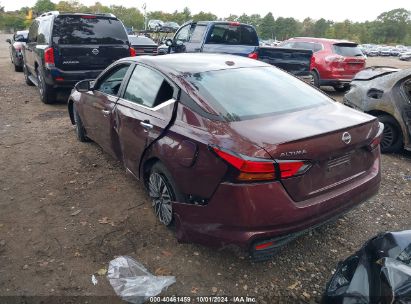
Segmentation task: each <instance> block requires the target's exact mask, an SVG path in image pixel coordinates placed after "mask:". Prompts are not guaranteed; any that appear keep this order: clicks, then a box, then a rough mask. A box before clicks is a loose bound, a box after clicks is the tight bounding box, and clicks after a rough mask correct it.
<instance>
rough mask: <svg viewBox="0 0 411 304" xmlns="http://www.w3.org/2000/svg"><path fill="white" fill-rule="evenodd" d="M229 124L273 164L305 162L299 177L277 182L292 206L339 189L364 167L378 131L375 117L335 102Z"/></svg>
mask: <svg viewBox="0 0 411 304" xmlns="http://www.w3.org/2000/svg"><path fill="white" fill-rule="evenodd" d="M231 126H232V128H234V129H235V131H236V132H237V133H240V134H241V136H242V137H243V138H244V137H245V138H249V139H252V140H254V143H255V144H256V145H258V146H260V147H261V148H263V149H265V150H266V151H267V152H268V153H269V154H270V156H271V157H272V158H273V159H275V160H306V161H309V162H310V163H311V168H310V169H309V170H308V171H307V172H306V173H304V174H303V175H300V176H295V177H291V178H287V179H283V180H282V183H283V185H284V187H285V189H286V190H287V192H288V193H289V195H290V196H291V197H292V199H293V200H294V201H297V202H298V201H302V200H306V199H308V198H311V197H314V196H317V195H320V194H322V193H325V192H327V191H330V190H333V189H335V188H337V187H339V186H342V185H343V184H344V183H345V182H348V181H350V180H353V179H355V178H357V177H359V176H361V175H362V174H364V173H365V172H366V171H367V170H368V169H370V168H371V166H372V164H373V162H374V156H373V153H372V152H370V151H369V150H368V149H367V147H368V145H369V144H370V143H371V141H372V140H373V139H374V137H375V136H376V134H377V133H378V129H379V125H378V121H377V120H376V118H374V117H372V116H369V115H367V114H364V113H360V112H358V111H355V110H352V109H350V108H348V107H345V106H343V105H340V104H330V105H326V106H320V107H317V108H312V109H308V110H303V111H298V112H294V113H289V114H285V115H277V116H275V117H273V116H271V117H265V118H259V119H254V120H253V121H242V122H234V123H231ZM261 126H264V128H261ZM347 133H348V134H349V136H350V137H351V139H350V140H348V139H347V138H349V136H348V135H347ZM344 140H345V141H344Z"/></svg>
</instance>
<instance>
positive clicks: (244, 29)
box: [206, 24, 258, 46]
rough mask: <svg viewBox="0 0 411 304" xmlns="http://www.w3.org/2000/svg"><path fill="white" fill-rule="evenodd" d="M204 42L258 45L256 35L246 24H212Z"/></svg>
mask: <svg viewBox="0 0 411 304" xmlns="http://www.w3.org/2000/svg"><path fill="white" fill-rule="evenodd" d="M206 43H208V44H231V45H253V46H258V37H257V33H256V32H255V30H254V28H253V27H251V26H248V25H231V24H214V25H213V27H212V29H211V31H210V34H209V35H208V38H207V41H206Z"/></svg>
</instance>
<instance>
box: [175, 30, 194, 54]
mask: <svg viewBox="0 0 411 304" xmlns="http://www.w3.org/2000/svg"><path fill="white" fill-rule="evenodd" d="M191 26H192V23H189V24H186V25H184V26H183V27H181V28H180V29H179V30H178V32H177V33H176V34H175V36H174V38H173V46H172V47H171V52H172V53H185V52H186V51H187V48H186V44H187V42H188V41H189V40H190V34H191Z"/></svg>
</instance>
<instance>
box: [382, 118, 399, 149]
mask: <svg viewBox="0 0 411 304" xmlns="http://www.w3.org/2000/svg"><path fill="white" fill-rule="evenodd" d="M378 120H379V121H380V122H382V123H383V124H384V132H383V136H382V139H381V152H382V153H393V152H398V151H399V150H400V149H402V147H403V138H402V131H401V127H400V125H399V124H398V122H397V121H396V120H395V119H394V118H393V117H392V116H390V115H380V116H378Z"/></svg>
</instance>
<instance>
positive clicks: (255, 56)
mask: <svg viewBox="0 0 411 304" xmlns="http://www.w3.org/2000/svg"><path fill="white" fill-rule="evenodd" d="M248 58H251V59H258V53H257V52H252V53H250V54H248Z"/></svg>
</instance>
